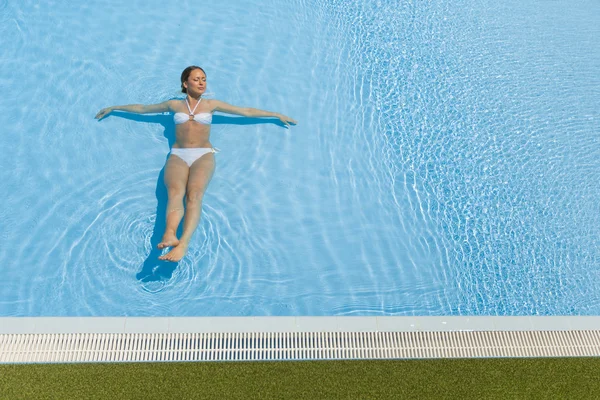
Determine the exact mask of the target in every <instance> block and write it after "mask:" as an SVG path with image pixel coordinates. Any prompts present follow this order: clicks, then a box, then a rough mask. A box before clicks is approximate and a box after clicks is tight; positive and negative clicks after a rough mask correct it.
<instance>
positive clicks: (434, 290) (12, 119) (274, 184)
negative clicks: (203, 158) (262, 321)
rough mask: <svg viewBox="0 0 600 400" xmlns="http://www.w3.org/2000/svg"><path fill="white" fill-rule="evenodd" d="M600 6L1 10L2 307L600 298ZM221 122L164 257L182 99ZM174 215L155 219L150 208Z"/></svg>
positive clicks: (231, 309) (529, 305)
mask: <svg viewBox="0 0 600 400" xmlns="http://www.w3.org/2000/svg"><path fill="white" fill-rule="evenodd" d="M599 27H600V3H598V2H597V1H592V0H581V1H579V0H577V1H571V2H567V1H551V2H549V1H541V0H527V1H516V0H509V1H504V2H498V1H491V0H449V1H437V0H433V1H417V0H412V1H406V2H397V1H389V0H387V1H385V0H382V1H368V0H348V1H342V0H324V1H311V0H302V1H299V0H294V1H289V2H281V1H275V0H264V1H260V0H250V1H238V0H232V1H228V2H210V1H209V2H203V3H198V2H192V1H177V2H165V1H156V0H150V1H143V2H142V1H139V0H133V1H127V2H117V1H116V0H103V1H97V2H85V3H83V4H78V5H77V6H73V5H72V4H71V3H68V2H60V1H55V2H37V1H31V0H20V1H15V0H0V37H2V38H3V39H2V47H1V50H0V56H1V62H0V92H1V93H2V96H0V109H1V110H2V112H1V113H0V132H1V133H2V134H1V135H0V146H1V148H2V149H3V152H2V156H1V157H0V181H1V182H2V186H1V188H2V189H1V190H2V193H1V194H2V195H1V196H0V221H2V223H1V228H0V239H1V241H2V247H1V248H0V271H1V278H2V284H1V285H0V316H91V315H96V316H125V315H127V316H209V315H210V316H212V315H219V316H221V315H222V316H238V315H557V314H568V315H578V314H582V315H590V314H596V315H597V314H600V239H599V238H600V189H599V184H598V183H599V182H600V113H599V110H600V74H598V71H600V48H599V46H598V37H600V35H599V34H600V28H599ZM192 64H196V65H201V66H202V67H203V68H204V69H205V70H206V72H207V75H208V82H209V83H208V92H210V93H212V95H211V96H212V97H214V98H218V99H220V100H224V101H226V102H229V103H232V104H235V105H240V106H251V107H257V108H262V109H267V110H273V111H279V112H281V113H284V114H287V115H289V116H291V117H293V118H295V119H297V120H298V121H299V124H298V125H297V126H296V127H294V128H293V129H291V130H289V131H287V130H285V129H283V128H282V127H280V126H278V125H277V124H275V123H274V121H269V120H253V119H240V118H235V117H229V116H225V115H223V116H215V118H214V125H213V128H212V137H211V141H212V143H213V145H215V146H216V147H218V148H220V149H221V153H219V154H218V155H217V169H216V173H215V175H214V177H213V180H212V182H211V184H210V186H209V188H208V191H207V194H206V196H205V199H204V205H203V217H202V221H201V223H200V226H199V229H198V231H197V233H196V235H195V236H194V238H193V240H192V243H191V247H190V252H189V255H188V256H187V257H186V258H185V259H184V260H182V262H180V263H179V264H177V265H172V264H168V263H161V262H159V261H158V260H157V257H158V256H159V255H160V252H158V251H157V250H154V248H155V246H156V244H157V243H158V241H159V239H160V237H161V235H162V230H163V229H164V221H163V217H162V216H163V215H164V208H165V206H166V204H165V202H166V192H165V189H164V187H163V184H162V168H163V165H164V162H165V159H166V156H167V154H168V152H169V146H170V145H171V144H172V142H173V136H174V125H173V124H172V120H171V118H170V117H169V116H168V115H132V114H129V115H128V114H118V115H117V114H115V115H112V116H110V117H109V118H107V119H105V120H103V121H100V122H98V121H96V120H94V118H93V117H94V115H95V114H96V112H97V111H98V110H99V109H101V108H103V107H106V106H109V105H116V104H132V103H157V102H161V101H164V100H168V99H171V98H177V97H179V96H181V93H179V75H180V74H181V71H182V70H183V69H184V68H185V67H186V66H188V65H192ZM157 214H158V218H157Z"/></svg>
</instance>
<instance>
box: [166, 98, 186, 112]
mask: <svg viewBox="0 0 600 400" xmlns="http://www.w3.org/2000/svg"><path fill="white" fill-rule="evenodd" d="M182 103H183V100H167V101H165V102H164V104H166V105H167V107H168V109H169V111H172V112H175V111H176V110H177V109H179V107H180V106H181V104H182Z"/></svg>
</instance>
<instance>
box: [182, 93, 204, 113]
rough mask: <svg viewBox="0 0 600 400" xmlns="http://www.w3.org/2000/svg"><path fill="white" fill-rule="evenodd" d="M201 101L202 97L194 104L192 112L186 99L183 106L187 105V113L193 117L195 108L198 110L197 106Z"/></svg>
mask: <svg viewBox="0 0 600 400" xmlns="http://www.w3.org/2000/svg"><path fill="white" fill-rule="evenodd" d="M201 101H202V97H200V100H198V102H197V103H196V106H195V107H194V109H193V110H192V109H191V108H190V103H188V99H187V97H186V98H185V104H186V105H187V108H188V111H189V112H190V115H194V111H196V108H198V104H200V102H201Z"/></svg>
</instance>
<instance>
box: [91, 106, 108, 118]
mask: <svg viewBox="0 0 600 400" xmlns="http://www.w3.org/2000/svg"><path fill="white" fill-rule="evenodd" d="M111 112H112V107H106V108H103V109H102V110H100V111H98V114H96V116H95V117H94V118H96V119H102V118H104V117H106V116H107V115H108V114H110V113H111Z"/></svg>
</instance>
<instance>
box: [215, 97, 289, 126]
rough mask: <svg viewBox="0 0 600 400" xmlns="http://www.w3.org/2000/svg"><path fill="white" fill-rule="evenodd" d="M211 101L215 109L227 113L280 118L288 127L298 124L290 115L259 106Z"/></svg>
mask: <svg viewBox="0 0 600 400" xmlns="http://www.w3.org/2000/svg"><path fill="white" fill-rule="evenodd" d="M211 103H212V105H213V111H220V112H224V113H227V114H235V115H242V116H244V117H267V118H268V117H272V118H279V120H280V121H281V122H283V124H284V125H285V126H286V127H289V126H290V124H293V125H296V123H297V122H296V120H294V119H292V118H290V117H286V116H285V115H283V114H279V113H276V112H271V111H264V110H259V109H257V108H250V107H236V106H232V105H231V104H227V103H225V102H223V101H220V100H211Z"/></svg>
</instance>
